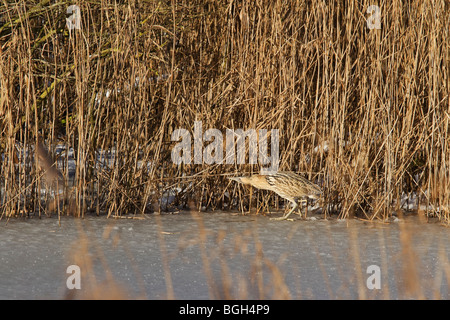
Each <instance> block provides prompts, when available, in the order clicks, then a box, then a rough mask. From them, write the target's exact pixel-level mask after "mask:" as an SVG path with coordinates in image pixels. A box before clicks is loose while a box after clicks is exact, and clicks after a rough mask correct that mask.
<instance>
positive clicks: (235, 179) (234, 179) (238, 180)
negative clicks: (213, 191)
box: [228, 177, 242, 183]
mask: <svg viewBox="0 0 450 320" xmlns="http://www.w3.org/2000/svg"><path fill="white" fill-rule="evenodd" d="M228 179H230V180H233V181H236V182H239V183H242V181H241V177H228Z"/></svg>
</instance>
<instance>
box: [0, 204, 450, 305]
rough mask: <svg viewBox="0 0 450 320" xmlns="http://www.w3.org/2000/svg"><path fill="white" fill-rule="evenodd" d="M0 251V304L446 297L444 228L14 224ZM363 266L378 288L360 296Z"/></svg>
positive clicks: (239, 222) (165, 219) (3, 231)
mask: <svg viewBox="0 0 450 320" xmlns="http://www.w3.org/2000/svg"><path fill="white" fill-rule="evenodd" d="M0 243H1V249H0V264H1V268H0V299H46V298H49V299H61V298H64V297H67V296H68V295H69V294H70V293H73V292H75V294H73V295H72V297H75V298H77V297H80V298H82V297H83V296H85V295H88V293H89V292H91V291H92V290H95V288H96V287H97V286H106V287H107V286H108V285H111V283H114V284H116V285H117V286H118V287H120V290H121V293H122V294H123V295H125V296H126V297H129V298H144V299H166V298H175V299H222V298H226V299H240V298H243V299H261V298H262V299H287V298H292V299H357V298H366V299H371V298H375V299H404V298H420V297H422V298H443V299H448V298H449V289H448V283H449V282H450V279H448V278H447V277H448V276H449V274H450V265H449V261H450V249H449V248H448V243H449V229H448V228H446V227H443V226H440V225H438V224H435V223H429V224H423V223H419V222H418V221H410V220H409V219H406V222H404V223H402V222H401V223H391V224H380V223H364V222H361V221H357V220H349V221H337V220H331V221H324V220H320V219H319V220H316V221H305V220H297V221H293V222H291V221H270V220H269V219H268V218H267V217H264V216H255V215H249V216H242V215H233V214H231V213H230V212H226V213H200V214H198V215H192V214H190V213H180V214H163V215H160V216H157V215H149V216H146V217H145V219H144V220H133V219H111V218H110V219H107V218H106V217H87V218H85V219H74V218H69V217H63V218H62V219H61V226H58V220H57V218H42V219H37V218H33V219H27V220H19V219H17V220H14V219H12V220H10V221H9V222H8V223H6V222H5V221H4V220H3V221H1V222H0ZM70 265H78V266H79V267H80V273H81V289H80V290H76V289H74V290H68V289H67V286H66V280H67V278H68V277H69V276H70V274H68V273H66V271H67V267H68V266H70ZM371 265H375V266H378V267H379V270H380V272H379V275H380V277H379V279H380V282H379V284H380V289H376V288H375V289H369V288H368V286H367V282H368V278H369V282H370V283H371V284H375V283H376V278H374V277H375V276H376V275H377V274H376V272H375V273H373V271H371V272H370V273H367V268H368V267H369V266H371ZM97 297H98V296H97Z"/></svg>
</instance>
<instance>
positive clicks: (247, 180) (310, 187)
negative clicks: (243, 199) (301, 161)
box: [230, 172, 322, 220]
mask: <svg viewBox="0 0 450 320" xmlns="http://www.w3.org/2000/svg"><path fill="white" fill-rule="evenodd" d="M230 180H234V181H237V182H240V183H243V184H249V185H252V186H253V187H255V188H258V189H263V190H270V191H273V192H275V193H276V194H278V195H279V196H280V197H282V198H284V199H286V200H289V201H290V202H292V203H293V205H294V207H293V208H292V210H291V211H289V212H288V213H287V214H285V215H284V216H283V217H281V218H276V219H274V220H286V219H287V218H288V217H289V215H290V214H291V213H292V212H293V211H294V210H295V209H296V208H297V207H298V203H297V199H299V198H304V197H308V198H312V199H318V198H320V197H321V195H322V190H321V189H320V187H319V186H317V185H316V184H314V183H312V182H311V181H309V180H307V179H305V178H303V177H301V176H299V175H298V174H296V173H294V172H277V173H274V174H267V175H261V174H257V175H253V176H250V177H233V178H230Z"/></svg>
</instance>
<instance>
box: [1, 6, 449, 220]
mask: <svg viewBox="0 0 450 320" xmlns="http://www.w3.org/2000/svg"><path fill="white" fill-rule="evenodd" d="M73 4H75V5H77V6H78V9H79V11H78V12H79V17H80V19H79V20H77V15H76V14H75V16H74V13H73V11H72V13H69V14H67V8H68V7H69V6H70V5H73ZM370 5H378V6H379V8H380V10H381V14H380V23H381V29H370V28H368V25H367V19H368V18H369V16H370V15H371V14H368V13H367V8H368V7H369V6H370ZM449 17H450V8H449V3H448V2H445V1H407V2H406V1H391V2H376V3H371V2H369V1H360V2H357V1H344V2H342V1H295V0H290V1H246V0H242V1H208V0H202V1H198V0H191V1H176V0H173V1H153V0H152V1H150V0H147V1H106V0H102V1H94V0H90V1H88V0H80V1H77V2H76V3H71V2H66V1H51V0H41V1H28V0H16V1H8V0H4V1H2V2H1V4H0V50H1V52H0V91H1V99H0V155H1V163H0V185H1V187H0V190H1V191H0V192H1V200H0V211H1V217H2V218H3V217H7V218H9V217H14V216H24V215H28V214H31V213H33V214H39V215H40V214H51V213H52V212H57V213H58V215H59V216H60V215H63V214H73V215H75V216H83V215H84V214H85V213H86V212H88V211H93V212H97V213H98V214H100V213H107V214H108V215H112V216H121V215H125V214H142V213H147V212H153V211H161V210H170V209H171V208H186V209H187V208H190V209H199V210H201V209H211V210H214V209H230V208H241V207H240V206H239V204H240V205H242V208H244V206H245V208H247V207H249V206H257V207H259V208H260V207H261V206H265V205H266V204H267V203H271V204H274V205H275V206H276V205H277V204H278V203H279V200H280V199H279V198H278V197H276V196H274V195H270V194H265V193H258V196H253V197H252V193H253V192H254V191H252V192H249V191H248V190H247V189H242V188H240V187H237V186H236V185H234V184H230V183H229V182H228V180H227V179H225V176H226V175H227V174H231V173H236V172H239V173H254V172H259V170H260V165H259V164H249V163H248V162H246V163H247V164H225V163H223V164H206V163H202V164H193V163H192V164H182V165H176V164H174V163H173V161H172V160H171V152H172V149H173V147H174V145H175V144H176V143H177V142H174V141H172V140H171V135H172V132H173V131H174V130H176V129H180V128H185V129H187V130H188V131H189V132H191V133H192V132H193V130H194V129H193V128H194V122H195V121H202V125H203V128H204V130H206V129H207V128H216V129H219V130H221V131H222V132H224V133H225V130H226V129H238V128H242V129H243V130H247V129H267V130H270V129H278V130H279V132H280V135H279V136H280V141H279V148H280V170H291V171H296V172H300V173H301V174H303V175H304V176H305V177H307V178H309V179H312V180H314V181H316V182H317V183H318V184H320V185H321V186H322V188H323V189H324V191H325V192H324V194H325V205H324V211H323V212H324V214H325V215H330V214H334V215H337V216H338V217H339V218H348V217H353V216H355V215H356V216H358V217H362V218H364V219H369V220H374V219H377V220H378V219H380V220H385V219H387V218H390V217H391V216H392V215H393V214H396V213H397V214H398V213H399V212H401V211H403V210H404V209H405V206H404V202H405V200H404V199H405V197H406V198H409V199H414V201H415V205H414V207H415V208H417V209H418V211H419V213H420V214H421V215H423V216H425V217H429V216H436V217H438V218H439V220H441V221H443V222H446V223H449V222H450V210H449V205H450V189H449V184H450V170H449V168H450V152H449V150H450V148H449V141H450V131H449V121H450V103H449V61H450V56H449V52H450V49H449V29H448V21H449ZM67 18H69V19H71V20H69V21H70V22H69V26H71V27H73V26H76V25H74V23H76V22H77V21H79V23H80V24H79V29H77V28H73V29H71V28H68V24H67V22H66V21H67V20H66V19H67ZM40 145H43V146H44V147H45V148H44V149H43V148H39V146H40ZM39 150H41V155H39V152H40V151H39ZM49 157H50V158H51V159H52V160H53V161H54V162H55V163H56V165H57V168H58V170H59V172H60V174H57V173H55V174H53V175H52V174H49V172H50V171H51V170H50V169H49V168H54V167H55V165H52V163H51V161H50V163H49V162H48V161H45V159H49ZM71 160H72V161H73V163H75V165H74V167H73V168H72V167H71V163H72V162H71ZM71 170H73V174H70V172H71ZM259 195H262V196H263V199H261V197H260V196H259ZM170 197H172V198H173V201H170V202H169V201H165V200H167V199H168V198H170ZM255 201H256V202H255Z"/></svg>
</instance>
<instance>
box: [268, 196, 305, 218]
mask: <svg viewBox="0 0 450 320" xmlns="http://www.w3.org/2000/svg"><path fill="white" fill-rule="evenodd" d="M292 203H293V204H294V206H293V207H292V209H291V211H289V212H288V213H287V214H285V215H284V216H282V217H279V218H270V220H278V221H280V220H286V219H287V218H288V217H289V216H290V215H291V213H292V212H293V211H294V210H295V209H297V207H298V203H297V202H295V201H293V202H292Z"/></svg>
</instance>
